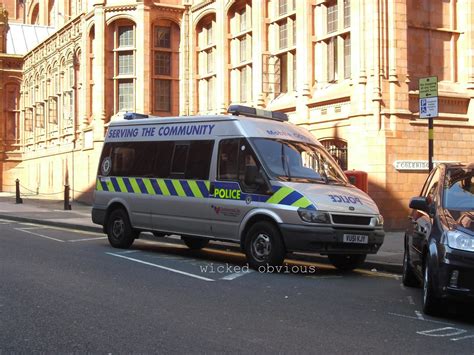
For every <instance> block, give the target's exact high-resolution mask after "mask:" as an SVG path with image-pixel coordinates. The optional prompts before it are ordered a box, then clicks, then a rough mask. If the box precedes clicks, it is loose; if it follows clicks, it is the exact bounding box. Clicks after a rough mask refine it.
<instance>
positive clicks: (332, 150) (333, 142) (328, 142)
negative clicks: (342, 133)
mask: <svg viewBox="0 0 474 355" xmlns="http://www.w3.org/2000/svg"><path fill="white" fill-rule="evenodd" d="M320 142H321V144H322V145H323V146H324V148H326V150H327V151H328V152H329V154H331V155H332V157H333V158H334V160H336V162H337V163H338V164H339V166H340V167H341V169H342V170H347V143H346V142H345V141H343V140H341V139H339V138H329V139H321V140H320Z"/></svg>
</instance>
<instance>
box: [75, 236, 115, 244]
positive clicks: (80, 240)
mask: <svg viewBox="0 0 474 355" xmlns="http://www.w3.org/2000/svg"><path fill="white" fill-rule="evenodd" d="M101 239H107V237H94V238H84V239H74V240H68V242H69V243H75V242H87V241H89V240H101Z"/></svg>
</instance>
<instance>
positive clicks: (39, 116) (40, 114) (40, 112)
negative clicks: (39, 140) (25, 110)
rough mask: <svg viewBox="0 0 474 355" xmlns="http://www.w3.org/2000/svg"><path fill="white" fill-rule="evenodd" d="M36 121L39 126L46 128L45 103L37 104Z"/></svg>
mask: <svg viewBox="0 0 474 355" xmlns="http://www.w3.org/2000/svg"><path fill="white" fill-rule="evenodd" d="M35 113H36V115H35V121H36V127H37V128H44V106H43V104H37V105H36V110H35Z"/></svg>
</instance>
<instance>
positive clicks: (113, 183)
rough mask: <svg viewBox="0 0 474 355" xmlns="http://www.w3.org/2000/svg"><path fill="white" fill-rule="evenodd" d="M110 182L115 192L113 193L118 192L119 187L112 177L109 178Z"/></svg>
mask: <svg viewBox="0 0 474 355" xmlns="http://www.w3.org/2000/svg"><path fill="white" fill-rule="evenodd" d="M110 181H111V182H112V185H114V191H115V192H120V186H119V184H118V182H117V179H116V178H114V177H111V178H110Z"/></svg>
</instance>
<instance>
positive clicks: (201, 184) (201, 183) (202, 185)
mask: <svg viewBox="0 0 474 355" xmlns="http://www.w3.org/2000/svg"><path fill="white" fill-rule="evenodd" d="M196 184H197V186H198V187H199V190H200V191H201V193H202V196H203V197H205V198H207V197H209V190H208V189H207V186H206V183H205V182H204V181H202V180H199V181H196Z"/></svg>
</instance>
